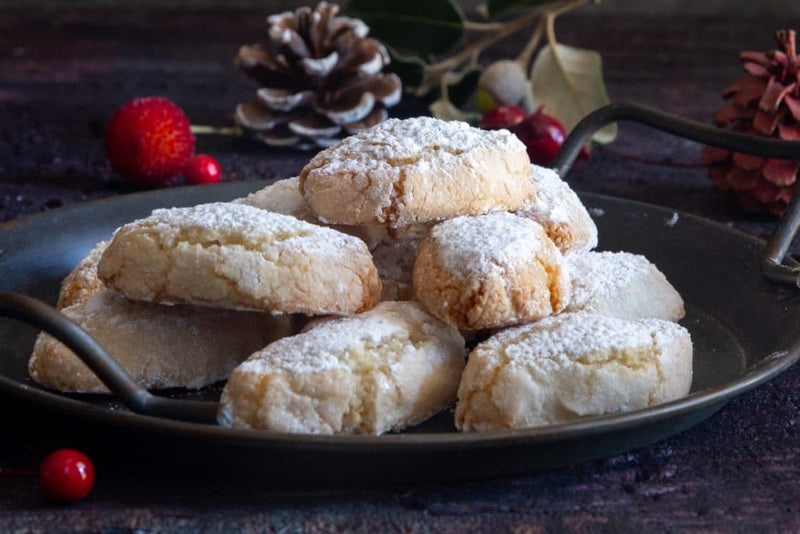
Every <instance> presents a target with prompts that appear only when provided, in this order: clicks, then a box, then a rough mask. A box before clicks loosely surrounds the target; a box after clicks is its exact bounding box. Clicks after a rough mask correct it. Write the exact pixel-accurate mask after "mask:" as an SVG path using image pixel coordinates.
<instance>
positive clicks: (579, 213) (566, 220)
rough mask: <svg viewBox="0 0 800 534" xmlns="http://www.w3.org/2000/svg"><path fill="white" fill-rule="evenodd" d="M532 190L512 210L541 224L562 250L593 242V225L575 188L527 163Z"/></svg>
mask: <svg viewBox="0 0 800 534" xmlns="http://www.w3.org/2000/svg"><path fill="white" fill-rule="evenodd" d="M531 174H532V176H533V183H534V187H535V189H536V193H535V194H534V195H532V196H531V197H529V198H528V199H526V201H525V204H524V205H523V206H522V207H521V208H520V209H519V210H517V211H515V213H516V214H517V215H520V216H523V217H528V218H530V219H532V220H534V221H536V222H538V223H539V224H541V225H542V226H544V229H545V231H546V232H547V235H548V236H550V239H552V240H553V242H554V243H555V244H556V246H557V247H558V248H559V250H561V252H562V253H564V254H568V253H571V252H583V251H588V250H592V249H593V248H595V247H596V246H597V226H596V225H595V223H594V220H593V219H592V217H591V215H589V212H588V211H587V210H586V207H585V206H584V205H583V202H581V200H580V198H578V195H577V194H575V191H573V190H572V188H571V187H570V186H569V185H568V184H567V183H566V182H565V181H564V180H562V179H561V178H560V177H559V176H558V173H556V171H554V170H553V169H547V168H545V167H540V166H538V165H531Z"/></svg>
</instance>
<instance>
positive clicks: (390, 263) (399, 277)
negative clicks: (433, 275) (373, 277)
mask: <svg viewBox="0 0 800 534" xmlns="http://www.w3.org/2000/svg"><path fill="white" fill-rule="evenodd" d="M419 242H420V239H418V238H414V237H404V238H399V239H394V240H388V241H385V242H383V243H381V244H380V245H378V246H377V247H375V250H373V251H372V261H373V262H374V263H375V267H376V268H377V269H378V276H380V278H381V286H382V288H383V289H382V291H381V300H411V299H412V298H414V289H413V285H412V278H413V274H414V261H415V260H416V257H417V247H418V246H419Z"/></svg>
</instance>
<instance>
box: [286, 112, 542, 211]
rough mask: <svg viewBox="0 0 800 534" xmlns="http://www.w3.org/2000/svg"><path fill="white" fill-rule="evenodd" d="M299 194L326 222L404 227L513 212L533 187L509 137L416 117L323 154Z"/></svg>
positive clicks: (521, 152) (304, 176)
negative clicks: (454, 218)
mask: <svg viewBox="0 0 800 534" xmlns="http://www.w3.org/2000/svg"><path fill="white" fill-rule="evenodd" d="M300 192H301V193H302V195H303V197H304V198H305V199H306V201H307V202H308V205H309V206H311V209H312V210H314V213H316V214H317V215H318V216H319V217H320V219H322V220H323V221H326V222H330V223H339V224H387V225H389V226H392V227H402V226H406V225H409V224H412V223H417V222H426V221H434V220H440V219H446V218H450V217H454V216H457V215H477V214H482V213H488V212H493V211H504V210H514V209H517V208H519V207H520V206H521V205H522V204H523V202H524V201H525V199H526V198H529V197H530V196H531V195H533V184H532V181H531V170H530V160H529V158H528V155H527V152H526V150H525V145H523V144H522V142H521V141H520V140H519V139H517V137H516V136H514V134H512V133H510V132H509V131H507V130H496V131H488V130H481V129H479V128H473V127H471V126H469V125H468V124H466V123H464V122H459V121H451V122H446V121H442V120H438V119H434V118H431V117H417V118H413V119H406V120H399V119H389V120H386V121H383V122H381V123H380V124H378V125H377V126H374V127H373V128H370V129H368V130H364V131H362V132H359V133H357V134H355V135H351V136H349V137H347V138H345V139H344V140H343V141H341V142H340V143H338V144H336V145H334V146H332V147H330V148H328V149H326V150H323V151H322V152H320V153H319V154H317V155H316V156H315V157H314V158H313V159H312V160H311V161H310V162H309V163H308V164H307V165H306V166H305V167H304V168H303V170H302V172H301V173H300Z"/></svg>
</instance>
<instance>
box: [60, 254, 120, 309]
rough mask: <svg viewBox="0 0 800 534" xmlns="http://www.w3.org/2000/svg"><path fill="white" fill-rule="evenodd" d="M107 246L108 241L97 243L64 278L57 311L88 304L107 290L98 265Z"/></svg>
mask: <svg viewBox="0 0 800 534" xmlns="http://www.w3.org/2000/svg"><path fill="white" fill-rule="evenodd" d="M107 246H108V241H100V242H99V243H97V244H96V245H95V246H94V247H93V248H92V250H90V251H89V252H88V253H87V254H86V256H84V257H83V258H82V259H81V261H79V262H78V264H77V265H76V266H75V268H74V269H72V271H70V273H69V274H68V275H67V276H66V277H64V280H62V281H61V289H60V290H59V293H58V303H57V304H56V308H57V309H59V310H60V309H62V308H66V307H67V306H71V305H73V304H80V303H83V302H86V301H87V300H89V299H90V298H92V296H93V295H95V294H97V293H99V292H100V291H103V290H104V289H105V288H106V285H105V284H104V283H103V281H102V280H100V278H98V277H97V264H98V263H100V258H101V257H102V256H103V252H105V250H106V247H107Z"/></svg>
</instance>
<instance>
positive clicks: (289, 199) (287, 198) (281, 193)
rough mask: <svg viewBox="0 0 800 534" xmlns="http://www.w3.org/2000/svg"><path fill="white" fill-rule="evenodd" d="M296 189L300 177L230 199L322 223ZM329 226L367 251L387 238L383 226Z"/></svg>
mask: <svg viewBox="0 0 800 534" xmlns="http://www.w3.org/2000/svg"><path fill="white" fill-rule="evenodd" d="M299 186H300V178H298V177H297V176H295V177H293V178H286V179H284V180H277V181H276V182H274V183H272V184H270V185H268V186H266V187H264V188H263V189H260V190H258V191H256V192H254V193H250V194H249V195H247V196H246V197H242V198H237V199H235V200H233V202H234V203H237V204H247V205H248V206H254V207H256V208H261V209H263V210H268V211H273V212H275V213H282V214H284V215H291V216H292V217H296V218H298V219H300V220H301V221H306V222H310V223H312V224H317V225H322V224H324V223H323V222H322V221H320V220H319V218H317V216H316V214H314V212H313V211H311V208H310V207H309V206H308V204H307V203H306V201H305V199H304V198H303V196H302V195H301V194H300V188H299ZM331 227H332V228H334V229H336V230H339V231H340V232H344V233H346V234H350V235H353V236H355V237H358V238H360V239H361V240H362V241H364V243H366V244H367V247H369V249H370V250H372V249H373V248H375V247H376V246H377V245H378V244H379V243H381V242H382V241H384V240H386V239H387V237H388V232H387V230H386V227H385V226H382V225H378V224H362V225H356V226H349V225H344V224H340V225H333V226H331Z"/></svg>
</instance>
